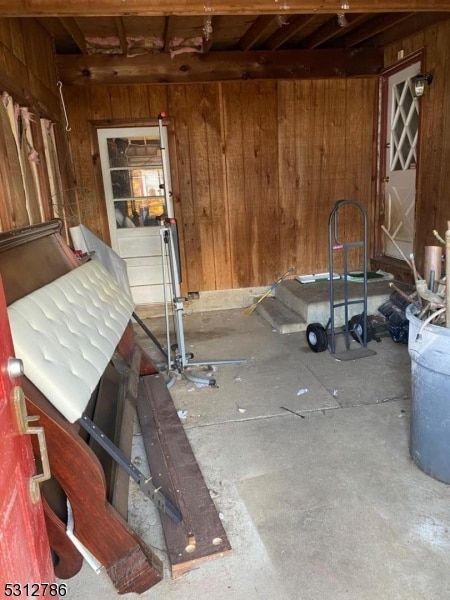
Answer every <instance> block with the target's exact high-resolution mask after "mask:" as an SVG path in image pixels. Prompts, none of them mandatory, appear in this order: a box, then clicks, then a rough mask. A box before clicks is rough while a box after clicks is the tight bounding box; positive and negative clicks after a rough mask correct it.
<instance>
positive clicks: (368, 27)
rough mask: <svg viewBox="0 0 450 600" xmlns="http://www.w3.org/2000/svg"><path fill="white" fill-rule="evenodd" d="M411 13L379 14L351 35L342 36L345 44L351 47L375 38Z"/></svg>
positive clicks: (407, 17)
mask: <svg viewBox="0 0 450 600" xmlns="http://www.w3.org/2000/svg"><path fill="white" fill-rule="evenodd" d="M411 16H412V15H411V14H410V13H393V14H391V15H379V16H378V17H375V18H374V19H371V20H370V22H368V23H366V24H365V25H362V26H361V27H358V28H357V29H355V31H352V32H351V33H350V34H349V35H347V36H345V37H343V38H341V39H342V40H343V42H344V45H345V46H346V47H347V48H351V47H352V46H356V45H357V44H361V43H362V42H364V41H365V40H368V39H370V38H373V37H374V36H376V35H378V34H380V33H382V32H383V31H387V30H388V29H390V28H391V27H394V26H395V25H398V24H399V23H401V22H402V21H405V20H407V19H409V18H411Z"/></svg>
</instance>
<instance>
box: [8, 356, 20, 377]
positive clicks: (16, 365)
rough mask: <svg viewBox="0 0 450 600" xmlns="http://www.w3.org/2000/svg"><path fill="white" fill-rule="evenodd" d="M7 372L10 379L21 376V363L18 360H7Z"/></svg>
mask: <svg viewBox="0 0 450 600" xmlns="http://www.w3.org/2000/svg"><path fill="white" fill-rule="evenodd" d="M7 371H8V375H9V378H10V379H17V377H20V376H21V375H23V362H22V361H21V360H20V358H9V359H8V366H7Z"/></svg>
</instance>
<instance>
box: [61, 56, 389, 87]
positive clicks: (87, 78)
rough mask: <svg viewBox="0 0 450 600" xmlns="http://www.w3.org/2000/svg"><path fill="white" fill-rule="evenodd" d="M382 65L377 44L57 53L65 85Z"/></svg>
mask: <svg viewBox="0 0 450 600" xmlns="http://www.w3.org/2000/svg"><path fill="white" fill-rule="evenodd" d="M382 67H383V51H382V50H381V49H378V48H364V49H361V50H343V49H332V50H279V51H278V52H275V53H274V52H270V51H255V50H251V51H249V52H239V51H235V52H212V53H210V54H206V55H204V54H197V55H193V54H186V55H179V56H176V57H175V58H173V59H171V58H170V55H168V54H164V53H160V54H148V55H140V56H135V57H132V58H125V57H123V56H117V55H116V56H113V55H93V56H89V57H85V56H67V55H66V56H59V57H58V70H59V73H60V76H61V81H62V82H63V83H64V84H65V85H95V84H99V85H119V84H121V85H130V84H135V83H146V84H150V83H152V84H153V83H193V82H208V81H236V80H246V79H291V78H295V79H299V78H322V77H353V76H361V75H365V76H370V75H377V74H379V73H380V71H381V69H382Z"/></svg>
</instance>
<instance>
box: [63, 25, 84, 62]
mask: <svg viewBox="0 0 450 600" xmlns="http://www.w3.org/2000/svg"><path fill="white" fill-rule="evenodd" d="M60 23H61V25H62V26H63V27H64V29H65V30H66V31H67V33H68V34H69V35H70V37H71V38H72V39H73V41H74V42H75V44H76V45H77V46H78V48H79V49H80V50H81V52H82V53H83V54H87V46H86V39H85V37H84V33H83V32H82V31H81V29H80V28H79V27H78V25H77V23H76V21H75V19H70V18H62V19H60Z"/></svg>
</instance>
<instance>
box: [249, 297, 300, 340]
mask: <svg viewBox="0 0 450 600" xmlns="http://www.w3.org/2000/svg"><path fill="white" fill-rule="evenodd" d="M256 310H257V312H258V313H259V314H260V315H261V316H262V317H263V318H264V319H265V320H266V321H267V322H268V323H270V325H271V326H272V327H273V328H274V329H275V330H276V331H278V333H296V332H298V331H305V330H306V321H305V320H304V319H303V317H302V316H301V315H299V314H298V313H296V312H294V311H292V310H291V309H290V308H288V307H287V306H286V305H285V304H283V303H282V302H281V301H280V300H278V298H275V297H273V296H269V297H268V298H265V299H264V300H263V301H262V302H260V303H259V304H258V307H257V309H256Z"/></svg>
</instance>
